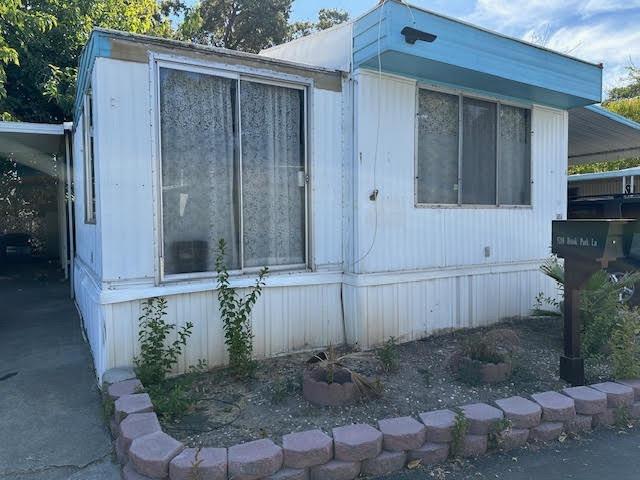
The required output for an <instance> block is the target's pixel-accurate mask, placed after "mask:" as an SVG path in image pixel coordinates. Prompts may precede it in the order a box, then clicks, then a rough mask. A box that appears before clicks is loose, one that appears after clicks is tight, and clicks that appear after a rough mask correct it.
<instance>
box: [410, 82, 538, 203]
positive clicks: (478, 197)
mask: <svg viewBox="0 0 640 480" xmlns="http://www.w3.org/2000/svg"><path fill="white" fill-rule="evenodd" d="M416 134H417V142H416V145H417V153H416V203H417V204H418V205H460V206H463V205H478V206H523V205H530V204H531V111H530V110H529V109H527V108H523V107H517V106H512V105H507V104H503V103H500V102H495V101H489V100H484V99H478V98H473V97H467V96H464V95H459V94H451V93H446V92H441V91H434V90H428V89H424V88H420V89H419V90H418V98H417V120H416Z"/></svg>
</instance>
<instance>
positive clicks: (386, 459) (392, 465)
mask: <svg viewBox="0 0 640 480" xmlns="http://www.w3.org/2000/svg"><path fill="white" fill-rule="evenodd" d="M406 463H407V454H406V453H405V452H387V451H383V452H382V453H381V454H380V455H378V456H377V457H375V458H370V459H368V460H365V461H364V462H362V473H363V474H365V475H386V474H388V473H392V472H395V471H398V470H402V468H404V466H405V464H406Z"/></svg>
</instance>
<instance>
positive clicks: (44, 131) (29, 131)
mask: <svg viewBox="0 0 640 480" xmlns="http://www.w3.org/2000/svg"><path fill="white" fill-rule="evenodd" d="M64 152H65V145H64V125H63V124H49V123H26V122H0V157H4V158H10V159H12V160H14V161H15V162H17V163H19V164H21V165H26V166H28V167H31V168H33V169H35V170H38V171H40V172H43V173H45V174H47V175H51V176H55V177H60V178H61V177H62V175H63V172H62V170H64V165H62V167H56V159H63V158H64Z"/></svg>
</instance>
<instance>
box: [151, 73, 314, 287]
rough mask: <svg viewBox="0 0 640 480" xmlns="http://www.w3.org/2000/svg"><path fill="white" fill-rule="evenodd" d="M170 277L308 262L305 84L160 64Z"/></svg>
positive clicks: (166, 262) (165, 230)
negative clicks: (218, 264) (219, 264)
mask: <svg viewBox="0 0 640 480" xmlns="http://www.w3.org/2000/svg"><path fill="white" fill-rule="evenodd" d="M159 93H160V98H159V106H160V138H161V141H160V149H161V164H162V232H163V239H162V250H163V251H162V256H163V271H164V274H165V275H176V274H190V273H204V272H212V271H214V270H215V258H216V253H217V245H218V241H219V240H220V239H224V240H225V243H226V245H227V253H226V259H225V260H226V263H227V267H228V268H229V269H230V270H235V271H242V270H244V269H252V268H257V267H261V266H270V267H276V268H298V267H304V266H305V264H306V250H307V249H306V245H307V238H306V237H307V235H306V171H305V164H306V162H305V158H306V154H305V124H306V122H305V115H306V112H305V90H304V88H303V87H300V88H298V87H297V86H288V85H287V86H284V85H280V84H275V83H265V82H260V81H258V80H255V79H250V78H240V77H238V76H236V77H224V76H217V75H213V74H210V73H208V72H206V73H203V72H193V71H185V70H178V69H173V68H166V67H160V68H159Z"/></svg>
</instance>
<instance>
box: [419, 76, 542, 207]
mask: <svg viewBox="0 0 640 480" xmlns="http://www.w3.org/2000/svg"><path fill="white" fill-rule="evenodd" d="M420 90H430V91H433V92H439V93H446V94H449V95H454V96H456V97H458V192H457V193H458V203H421V202H419V201H418V181H419V178H418V155H419V152H418V146H419V140H420V139H419V129H418V113H419V105H420V98H419V97H420ZM464 98H469V99H473V100H482V101H485V102H491V103H494V104H496V158H495V164H496V198H495V200H496V201H495V203H494V204H487V205H485V204H472V203H462V188H463V185H462V153H463V145H462V141H463V136H464V132H463V109H464V104H463V100H464ZM502 105H507V106H511V107H517V108H522V109H525V110H528V111H529V123H530V128H531V130H530V132H529V133H530V136H529V138H530V139H531V141H530V142H529V159H530V160H529V183H530V190H529V203H528V204H523V205H509V204H501V203H500V202H499V195H500V189H499V187H500V183H499V182H500V168H499V167H500V165H499V163H500V133H501V132H500V108H501V106H502ZM533 111H534V109H533V105H531V104H526V103H519V102H516V101H509V100H504V99H501V98H497V97H492V96H490V95H481V94H477V93H475V92H472V93H470V92H468V91H465V90H460V89H455V88H446V87H442V86H441V85H432V84H427V83H419V84H417V85H416V93H415V121H414V123H415V125H414V132H415V135H414V136H415V141H414V165H413V168H414V175H413V195H414V206H415V207H416V208H453V209H475V208H479V209H498V208H501V209H532V208H533V184H534V182H533Z"/></svg>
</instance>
